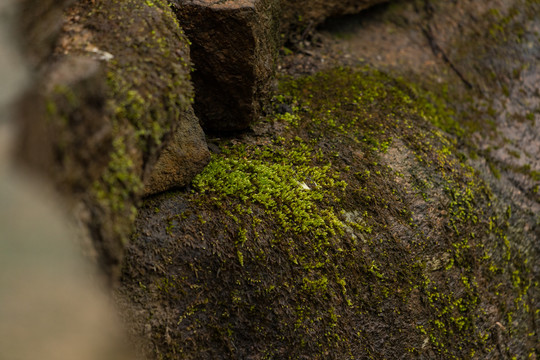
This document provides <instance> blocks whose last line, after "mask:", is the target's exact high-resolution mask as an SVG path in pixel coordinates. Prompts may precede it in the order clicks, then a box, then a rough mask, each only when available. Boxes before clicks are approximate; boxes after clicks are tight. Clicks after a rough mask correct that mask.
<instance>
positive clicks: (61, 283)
mask: <svg viewBox="0 0 540 360" xmlns="http://www.w3.org/2000/svg"><path fill="white" fill-rule="evenodd" d="M15 3H16V2H15V1H13V2H11V1H2V2H1V3H0V64H1V66H0V78H1V79H2V83H1V84H0V94H1V97H0V304H1V306H0V358H1V359H6V360H14V359H18V360H31V359H42V360H71V359H80V360H127V359H134V357H133V355H132V354H131V352H130V351H129V347H128V346H127V343H126V338H125V336H124V334H123V329H122V327H121V326H120V321H119V319H118V318H117V316H116V311H115V310H114V309H113V306H112V305H111V301H110V298H109V296H108V293H107V291H106V290H105V286H104V284H105V282H103V281H102V280H103V279H102V276H101V274H99V273H98V272H97V269H96V268H95V267H93V266H91V265H90V264H89V263H88V261H87V260H88V259H85V258H83V256H82V255H81V254H82V252H81V246H80V244H79V243H78V239H79V235H80V234H78V232H77V231H76V230H75V229H74V226H73V224H72V223H71V222H70V221H68V220H67V219H68V216H67V214H66V212H65V208H62V206H61V203H62V202H61V201H60V199H58V198H57V197H56V196H55V195H54V194H55V192H54V191H53V189H52V187H51V186H50V184H47V182H46V181H45V180H44V179H42V178H41V177H39V176H36V174H35V173H30V172H25V171H22V170H21V168H20V167H15V166H14V164H13V158H12V155H13V154H12V150H13V149H12V148H13V145H14V143H15V137H16V135H17V129H16V122H15V120H14V119H13V118H12V113H11V112H10V111H8V110H9V107H10V105H11V104H12V102H13V101H14V99H15V98H16V97H17V96H18V95H19V92H20V91H21V90H22V89H23V88H24V87H25V85H27V84H28V83H29V78H31V76H29V75H28V74H27V69H26V67H25V62H24V61H22V60H21V59H22V57H21V56H20V54H19V48H18V47H17V46H16V44H15V43H14V40H15V37H13V36H12V34H13V33H14V30H13V28H14V21H13V20H14V19H15V18H16V11H15ZM24 5H25V7H24V9H30V10H31V9H35V10H36V12H32V11H30V12H28V13H27V15H28V18H27V19H25V20H29V19H30V18H31V19H34V20H36V19H38V18H42V19H44V21H45V22H46V23H47V24H48V25H53V24H54V23H55V21H54V18H55V16H56V15H55V16H52V17H48V16H47V15H46V14H44V13H43V12H42V11H41V10H44V9H43V8H42V7H41V5H42V3H40V2H38V1H28V2H25V4H24ZM32 5H34V6H35V7H33V6H32ZM62 5H63V2H56V5H53V4H52V2H49V3H47V6H50V7H49V8H47V10H50V13H56V14H60V13H61V11H62V9H61V6H62ZM47 13H49V12H47ZM53 28H54V26H52V27H50V28H49V27H47V28H46V29H44V30H47V31H46V33H40V32H37V33H35V34H36V36H38V37H40V38H41V39H44V38H43V36H45V37H47V38H48V37H49V36H53V35H52V34H53V32H49V30H51V29H53ZM42 30H43V29H42ZM40 44H43V46H44V47H48V46H50V42H40ZM34 51H35V52H34V54H35V56H32V58H31V59H29V58H27V60H32V61H31V62H33V61H34V60H35V61H37V62H39V61H40V59H41V60H42V59H43V58H42V55H41V54H43V53H45V52H46V51H45V50H44V49H43V48H41V47H40V46H37V45H36V48H35V49H34Z"/></svg>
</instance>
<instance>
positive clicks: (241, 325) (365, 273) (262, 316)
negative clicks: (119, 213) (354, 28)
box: [119, 68, 540, 359]
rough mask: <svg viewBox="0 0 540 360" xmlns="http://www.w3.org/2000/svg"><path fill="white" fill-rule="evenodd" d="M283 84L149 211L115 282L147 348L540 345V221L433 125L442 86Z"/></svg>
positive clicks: (334, 78) (373, 77) (440, 108)
mask: <svg viewBox="0 0 540 360" xmlns="http://www.w3.org/2000/svg"><path fill="white" fill-rule="evenodd" d="M275 100H276V104H281V106H280V107H279V108H280V109H281V110H283V111H279V112H281V114H276V115H273V116H270V117H268V118H266V119H265V120H264V121H262V122H260V123H258V124H257V125H256V126H255V127H254V133H253V134H251V135H245V136H244V137H243V138H242V139H238V140H235V141H225V142H223V143H221V149H222V150H221V153H219V154H216V155H214V157H213V159H212V161H211V163H210V164H209V165H208V167H207V168H206V169H205V171H204V172H203V173H201V174H200V175H199V176H197V177H196V179H195V180H194V182H193V189H192V190H191V191H185V192H176V193H168V194H164V195H162V196H158V197H155V198H153V199H150V200H147V201H146V202H145V204H144V206H143V208H142V209H141V213H140V217H139V218H138V220H137V232H136V234H135V235H134V239H133V241H132V243H131V244H130V245H129V247H128V248H127V256H126V261H125V265H124V271H123V276H122V285H121V288H120V289H119V298H120V299H121V303H122V304H124V305H125V307H124V308H125V309H126V311H125V316H126V318H127V319H128V322H129V324H130V326H131V327H132V329H133V332H134V333H136V334H138V335H141V336H144V337H145V338H146V339H149V343H147V344H145V345H144V350H145V351H146V352H147V354H148V355H149V357H150V358H156V359H230V358H240V359H384V358H388V359H397V358H430V359H433V358H444V359H475V358H512V357H514V356H515V358H527V357H531V356H533V357H534V356H535V353H537V351H538V348H537V344H538V342H537V340H538V339H537V335H536V331H537V330H538V329H537V325H535V324H536V323H537V313H538V306H539V303H538V299H539V291H540V288H539V284H538V272H537V269H536V268H535V265H534V264H535V259H537V258H538V255H539V254H538V248H537V247H535V243H536V241H537V239H538V238H537V231H538V224H537V225H536V227H535V228H534V227H529V226H522V222H523V221H524V220H527V221H529V220H531V216H534V215H531V214H529V213H525V212H522V211H521V210H520V209H519V208H515V207H512V203H510V202H505V201H508V200H505V198H504V197H498V196H497V195H496V194H494V193H493V192H492V191H491V190H490V187H489V185H488V183H487V182H486V181H485V180H486V179H487V178H489V177H490V174H486V173H483V172H478V171H477V170H475V169H474V168H472V167H471V166H470V164H469V160H468V155H467V154H466V153H461V152H460V151H458V150H457V148H456V140H455V138H454V137H453V136H451V135H448V134H447V133H445V132H443V131H441V130H440V129H439V128H438V127H437V126H441V127H443V128H445V129H449V130H451V131H455V132H459V125H458V124H457V123H456V122H455V119H454V118H453V116H452V111H451V110H450V109H448V108H447V107H446V104H445V102H444V101H442V100H440V99H438V98H437V97H435V96H434V95H432V94H429V93H424V92H422V91H420V90H418V89H417V87H416V86H413V85H410V84H407V83H405V82H403V81H401V80H396V79H394V78H391V77H389V76H387V75H385V74H383V73H380V72H378V71H375V70H373V69H370V68H356V69H335V70H330V71H326V72H323V73H319V74H316V75H313V76H310V77H306V78H301V79H297V80H284V81H283V82H282V83H281V90H280V95H278V96H277V97H276V98H275ZM289 110H290V111H289ZM435 125H437V126H435ZM452 129H454V130H452ZM533 223H534V219H533Z"/></svg>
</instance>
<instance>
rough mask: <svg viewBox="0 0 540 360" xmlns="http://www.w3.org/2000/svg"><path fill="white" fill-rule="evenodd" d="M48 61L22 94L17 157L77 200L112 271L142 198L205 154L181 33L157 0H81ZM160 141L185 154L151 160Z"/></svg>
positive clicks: (200, 162)
mask: <svg viewBox="0 0 540 360" xmlns="http://www.w3.org/2000/svg"><path fill="white" fill-rule="evenodd" d="M36 26H37V25H36ZM27 41H30V42H31V41H33V38H29V39H27ZM27 48H28V49H31V48H32V43H30V44H28V46H27ZM45 59H47V61H46V62H43V64H41V65H40V74H42V75H41V76H40V78H39V79H38V80H37V83H36V84H35V86H34V87H33V89H35V90H34V91H33V92H32V93H31V94H28V95H27V96H26V97H25V98H24V99H23V100H22V101H21V103H22V106H21V108H22V109H23V111H22V112H21V123H22V124H23V126H22V132H21V134H22V135H21V141H20V146H19V148H20V151H19V152H20V156H21V158H22V159H23V160H24V161H25V162H26V163H27V164H30V165H32V166H33V167H34V168H39V169H41V170H43V172H44V173H46V174H48V175H49V177H51V178H52V179H53V180H54V181H55V183H56V184H57V185H58V188H59V189H60V190H61V191H62V192H63V193H64V194H65V195H67V198H69V199H70V200H72V203H73V204H77V205H76V207H77V208H78V209H80V208H81V206H82V209H83V210H81V211H77V212H76V213H77V214H82V215H81V218H80V219H79V221H80V222H81V223H83V224H84V225H85V227H86V229H87V231H88V233H89V234H90V237H91V238H92V242H93V244H94V247H95V248H96V251H97V260H98V261H99V262H100V264H101V265H102V268H104V269H105V271H106V272H107V273H108V274H109V275H110V277H111V279H116V278H117V275H118V273H119V264H120V262H121V259H122V255H123V248H124V245H125V244H126V243H127V241H128V238H129V234H130V232H131V229H132V222H133V220H134V218H135V215H136V212H137V206H138V203H139V201H140V199H141V197H142V196H143V195H144V194H150V193H152V192H154V191H163V190H166V189H167V188H168V187H169V186H178V185H179V184H180V185H182V184H185V183H187V182H189V180H190V179H189V178H188V176H193V175H194V174H195V173H196V172H197V171H198V170H200V169H201V168H202V166H204V162H205V161H206V159H208V149H207V147H206V145H205V140H204V134H203V133H202V131H201V129H200V126H199V124H198V121H197V119H196V118H195V117H193V116H191V115H186V114H189V113H190V111H192V110H191V99H192V98H193V90H192V85H191V82H190V74H189V73H190V65H189V64H190V58H189V46H188V40H187V38H186V37H185V36H184V34H183V32H182V30H181V29H180V27H179V24H178V21H177V19H176V17H175V16H174V14H173V13H172V11H171V9H170V8H169V6H168V5H167V3H166V2H164V1H161V0H157V1H152V2H149V1H144V0H129V1H113V2H109V1H105V0H97V1H81V2H77V3H76V4H75V5H73V6H72V7H71V8H70V9H69V10H68V11H67V12H66V15H65V19H64V21H63V26H62V32H61V34H60V37H59V39H58V40H57V41H56V42H55V46H54V53H53V54H49V56H46V57H45ZM172 141H174V143H173V142H172ZM169 146H170V147H169ZM197 147H199V148H198V149H197ZM164 149H166V150H165V154H172V153H175V154H177V153H178V151H179V150H181V152H183V153H184V155H183V157H181V159H182V162H181V163H179V162H178V161H176V162H175V161H172V160H171V161H169V162H168V164H167V166H166V167H165V166H164V161H165V160H163V159H166V158H167V156H166V155H164V156H163V157H161V158H162V160H160V162H158V158H160V154H161V153H162V152H163V151H164ZM173 164H176V165H179V166H181V167H182V168H185V169H188V170H178V169H176V170H175V169H172V168H171V166H173ZM156 165H157V168H156V171H157V173H156V172H155V171H154V168H155V167H156ZM164 171H165V172H168V173H169V174H170V173H175V176H173V177H171V176H169V175H168V176H164V175H163V172H164ZM181 175H182V176H183V177H181ZM144 184H150V186H147V187H146V188H145V187H144ZM81 204H82V205H81ZM74 206H75V205H74Z"/></svg>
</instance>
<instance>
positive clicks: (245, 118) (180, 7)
mask: <svg viewBox="0 0 540 360" xmlns="http://www.w3.org/2000/svg"><path fill="white" fill-rule="evenodd" d="M381 2H383V0H349V1H338V0H335V1H323V0H316V1H311V0H303V1H293V0H238V1H235V0H173V2H172V3H173V9H174V11H175V13H176V15H177V16H178V18H179V19H180V22H181V23H182V26H183V27H184V30H185V31H186V34H187V36H188V38H189V39H190V41H191V42H192V46H191V57H192V61H193V63H194V64H195V66H194V67H195V71H194V73H193V83H194V86H195V112H196V114H197V116H198V117H199V119H200V120H201V123H202V125H203V127H204V128H205V129H207V130H209V131H212V132H227V131H236V130H243V129H246V128H247V127H248V126H249V125H250V124H251V123H252V122H253V121H254V120H255V119H257V118H258V117H259V116H260V115H261V112H262V109H263V107H264V104H266V103H267V102H268V100H269V98H270V93H271V92H270V90H271V87H272V79H273V75H274V65H275V58H276V55H277V49H278V46H279V43H280V33H281V32H285V33H291V34H292V33H294V31H295V30H293V29H294V28H301V27H306V26H314V25H317V24H319V23H320V22H322V21H323V20H324V19H325V18H327V17H328V16H333V15H340V14H348V13H354V12H358V11H360V10H362V9H365V8H367V7H369V6H371V5H373V4H376V3H381Z"/></svg>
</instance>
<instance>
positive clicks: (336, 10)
mask: <svg viewBox="0 0 540 360" xmlns="http://www.w3.org/2000/svg"><path fill="white" fill-rule="evenodd" d="M384 2H388V0H283V1H282V18H281V19H282V20H281V24H282V31H284V32H287V31H290V30H291V28H293V27H296V26H304V27H305V26H316V25H318V24H320V23H321V22H323V21H324V20H325V19H326V18H328V17H330V16H337V15H345V14H354V13H358V12H360V11H362V10H364V9H367V8H368V7H370V6H373V5H375V4H380V3H384Z"/></svg>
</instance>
